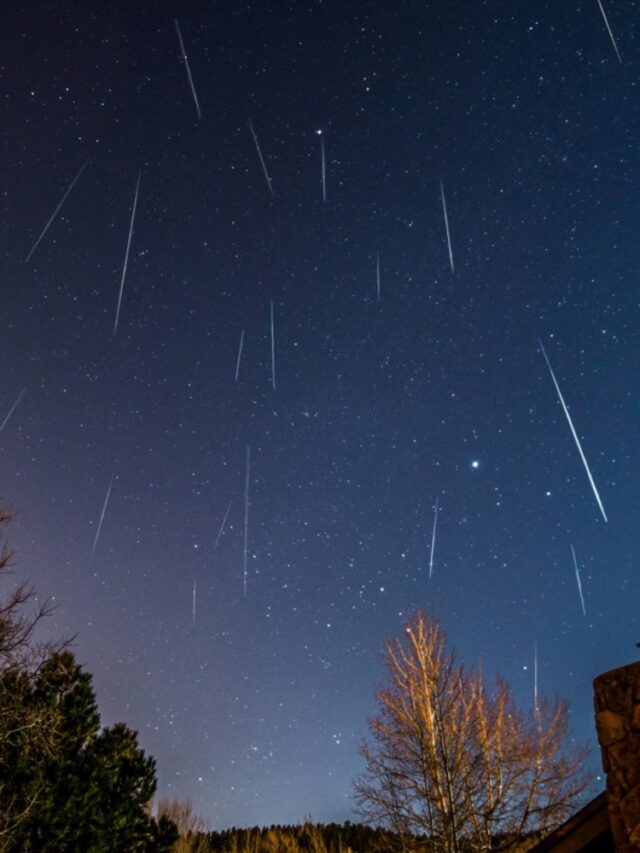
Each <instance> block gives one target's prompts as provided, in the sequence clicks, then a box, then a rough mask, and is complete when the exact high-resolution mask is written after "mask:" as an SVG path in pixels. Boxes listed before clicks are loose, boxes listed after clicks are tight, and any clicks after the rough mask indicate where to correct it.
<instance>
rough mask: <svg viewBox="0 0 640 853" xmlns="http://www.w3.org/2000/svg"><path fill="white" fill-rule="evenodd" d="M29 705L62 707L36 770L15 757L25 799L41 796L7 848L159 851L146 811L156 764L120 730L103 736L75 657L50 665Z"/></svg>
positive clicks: (66, 655)
mask: <svg viewBox="0 0 640 853" xmlns="http://www.w3.org/2000/svg"><path fill="white" fill-rule="evenodd" d="M30 700H31V701H32V702H33V703H34V704H36V705H39V706H40V707H42V708H43V710H45V711H46V710H47V709H51V708H57V711H58V728H57V738H56V741H57V743H56V748H55V749H54V750H53V751H52V753H51V755H49V756H48V757H47V759H46V760H45V761H41V762H39V763H38V764H37V765H34V764H33V763H30V762H29V760H28V755H27V756H23V755H21V754H20V752H21V751H20V748H19V749H17V750H16V754H15V755H14V767H21V768H22V784H23V787H24V788H25V790H26V792H27V795H29V794H30V793H32V792H34V791H36V790H38V791H39V792H40V795H39V797H38V799H37V801H36V803H35V805H34V807H33V808H32V809H31V811H30V813H29V814H28V816H27V817H26V818H25V820H23V821H22V822H21V823H20V824H19V826H18V827H17V828H16V831H15V832H14V833H13V837H12V844H11V845H10V846H8V847H7V848H6V849H7V850H8V851H11V853H13V851H15V853H17V851H25V853H26V851H34V853H35V851H39V853H47V851H51V853H53V851H55V853H64V851H69V853H71V851H78V850H83V851H87V853H115V851H123V853H124V851H127V853H128V851H137V850H140V851H143V850H147V849H149V848H148V844H149V843H150V842H151V841H153V842H154V843H155V845H156V846H155V849H156V850H158V849H160V848H158V846H157V845H158V844H159V843H160V842H161V841H162V837H161V834H159V829H160V827H159V826H156V827H154V826H153V825H152V820H151V819H150V818H149V816H148V814H147V810H146V807H147V804H148V803H149V802H150V800H151V798H152V797H153V794H154V791H155V787H156V781H155V762H154V760H153V758H150V757H147V756H145V754H144V752H143V751H142V750H141V749H140V748H139V747H138V743H137V735H136V733H135V732H132V731H131V730H130V729H128V728H127V727H126V726H125V725H124V724H123V723H118V724H116V725H115V726H113V727H112V728H108V729H104V730H103V731H100V718H99V715H98V711H97V707H96V701H95V696H94V693H93V689H92V686H91V676H90V675H89V674H88V673H86V672H84V671H83V670H82V668H81V667H80V666H79V665H78V664H77V663H76V661H75V660H74V657H73V655H72V654H71V653H70V652H68V651H65V652H61V653H58V654H56V655H54V656H53V657H52V658H50V659H49V660H48V661H47V662H46V663H45V665H44V666H43V667H42V670H41V673H40V676H39V678H38V680H37V682H36V685H35V688H34V690H33V692H32V695H31V697H30ZM29 774H30V778H29ZM165 830H166V827H165Z"/></svg>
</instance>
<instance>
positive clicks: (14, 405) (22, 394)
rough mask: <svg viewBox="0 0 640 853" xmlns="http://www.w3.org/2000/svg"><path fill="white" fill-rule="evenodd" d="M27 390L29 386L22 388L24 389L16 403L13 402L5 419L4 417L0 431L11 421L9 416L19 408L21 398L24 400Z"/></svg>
mask: <svg viewBox="0 0 640 853" xmlns="http://www.w3.org/2000/svg"><path fill="white" fill-rule="evenodd" d="M26 390H27V388H26V386H25V387H24V388H23V389H22V391H21V392H20V393H19V394H18V399H17V400H16V401H15V403H14V404H13V406H11V408H10V409H9V411H8V412H7V414H6V415H5V419H4V420H3V421H2V423H1V424H0V432H2V430H3V429H4V428H5V426H6V425H7V424H8V423H9V418H10V417H11V415H12V414H13V413H14V412H15V410H16V409H17V408H18V406H19V405H20V400H22V398H23V397H24V392H25V391H26Z"/></svg>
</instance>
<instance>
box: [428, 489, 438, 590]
mask: <svg viewBox="0 0 640 853" xmlns="http://www.w3.org/2000/svg"><path fill="white" fill-rule="evenodd" d="M437 524H438V498H436V505H435V508H434V511H433V530H432V531H431V554H430V555H429V577H432V576H433V555H434V554H435V551H436V526H437Z"/></svg>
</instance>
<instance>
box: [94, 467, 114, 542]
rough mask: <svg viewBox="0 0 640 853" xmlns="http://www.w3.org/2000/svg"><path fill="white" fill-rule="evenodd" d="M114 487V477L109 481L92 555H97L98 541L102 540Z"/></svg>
mask: <svg viewBox="0 0 640 853" xmlns="http://www.w3.org/2000/svg"><path fill="white" fill-rule="evenodd" d="M112 485H113V477H111V479H110V480H109V487H108V488H107V494H106V496H105V499H104V504H103V505H102V512H101V513H100V521H99V522H98V529H97V530H96V536H95V539H94V540H93V548H92V549H91V553H92V554H95V553H96V547H97V545H98V539H99V538H100V531H101V530H102V522H103V521H104V514H105V513H106V511H107V504H108V503H109V498H110V497H111V486H112Z"/></svg>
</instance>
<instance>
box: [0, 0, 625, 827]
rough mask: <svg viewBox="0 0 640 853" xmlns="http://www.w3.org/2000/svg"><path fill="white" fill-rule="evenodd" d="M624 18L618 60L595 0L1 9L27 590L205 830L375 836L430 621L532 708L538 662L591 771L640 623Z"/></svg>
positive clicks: (7, 237) (1, 255)
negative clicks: (429, 615) (428, 614)
mask: <svg viewBox="0 0 640 853" xmlns="http://www.w3.org/2000/svg"><path fill="white" fill-rule="evenodd" d="M603 3H604V7H605V10H606V11H607V14H608V16H609V22H610V24H611V27H612V30H613V32H614V34H615V36H616V38H617V43H618V47H619V50H620V54H621V57H622V63H619V62H618V59H617V57H616V54H615V52H614V49H613V46H612V44H611V41H610V39H609V36H608V33H607V31H606V28H605V25H604V21H603V19H602V15H601V13H600V10H599V8H598V4H597V2H596V0H593V2H591V0H589V2H587V0H567V2H563V3H558V2H551V1H550V0H523V2H519V3H513V2H511V0H509V2H507V0H494V2H481V0H478V1H477V2H470V0H468V2H461V0H438V2H413V0H406V2H402V0H398V2H382V0H380V2H365V0H361V2H337V0H335V2H334V0H329V2H317V0H316V2H311V0H308V2H295V3H286V2H279V3H268V2H264V3H262V2H260V3H245V2H229V0H223V2H218V3H197V2H195V3H185V2H182V0H176V2H175V3H174V4H167V3H165V2H158V3H154V4H149V3H146V2H139V3H125V2H121V1H119V0H116V2H114V3H110V4H107V5H104V4H93V3H87V4H77V3H70V2H67V0H62V2H59V3H55V4H54V3H38V4H28V3H27V4H25V5H24V6H23V7H22V8H19V7H18V4H11V5H12V8H10V9H7V10H6V11H5V15H4V16H5V20H4V25H3V28H2V34H1V35H0V39H1V43H2V46H1V50H0V56H1V57H2V60H1V65H2V77H3V84H2V98H1V107H0V108H1V109H2V122H1V125H0V126H1V127H2V130H1V131H0V142H1V145H2V157H1V158H0V170H1V172H2V175H1V177H2V180H1V182H0V184H1V186H2V195H1V197H0V198H1V202H0V203H1V204H2V222H3V228H2V233H1V236H0V288H1V293H2V301H1V306H0V310H1V316H2V335H1V336H0V354H1V359H2V365H3V369H2V382H1V383H0V419H4V417H5V415H6V413H7V412H8V411H9V410H10V408H11V406H12V405H13V404H14V402H15V401H16V399H17V398H18V396H19V394H20V393H21V391H22V389H23V388H26V391H25V393H24V396H23V398H22V400H21V401H20V403H19V405H18V406H17V407H16V409H15V411H14V413H13V414H12V416H11V417H10V419H9V420H8V422H7V423H6V425H5V427H4V428H3V429H2V432H0V498H1V499H2V501H3V502H4V503H6V504H8V505H10V506H11V507H12V508H14V510H15V511H16V512H17V522H16V524H14V525H13V527H12V529H11V532H10V537H11V544H12V545H13V546H14V547H15V548H16V550H17V565H16V576H15V579H16V580H19V579H21V578H23V577H30V578H31V579H32V580H33V581H34V582H35V583H36V585H37V587H38V590H39V592H40V594H41V595H42V596H43V597H46V596H53V597H54V598H55V602H56V603H57V604H58V610H57V612H56V614H55V616H54V617H53V618H52V619H51V620H50V623H49V625H48V626H47V630H48V631H49V632H50V633H51V634H52V635H53V636H59V635H60V634H61V633H64V634H75V633H77V635H78V636H77V641H76V645H75V650H76V652H77V655H78V657H79V659H80V660H81V661H82V662H83V663H84V664H85V665H86V667H87V669H88V670H89V671H90V672H92V673H93V674H94V681H95V687H96V690H97V693H98V698H99V703H100V710H101V714H102V718H103V722H104V723H105V724H110V723H112V722H114V721H116V720H120V719H122V720H124V721H126V722H127V723H128V724H129V725H130V726H132V727H133V728H135V729H137V730H138V731H139V732H140V739H141V743H142V746H143V747H144V749H145V750H148V751H149V752H150V753H151V754H152V755H153V756H154V757H155V758H156V760H157V762H158V779H159V791H158V793H159V795H160V796H172V797H179V798H187V797H188V798H191V800H192V801H193V803H194V806H195V808H196V810H197V811H198V812H199V813H201V814H202V815H203V816H204V817H206V818H208V819H209V820H210V821H211V823H212V826H213V827H214V828H218V829H219V828H223V827H227V826H231V825H233V824H235V825H244V826H246V825H251V824H256V823H266V824H271V823H278V822H280V823H293V822H299V821H301V820H302V819H303V817H304V816H305V815H309V814H310V815H312V816H313V818H314V819H316V820H319V821H329V820H339V821H341V820H344V819H354V814H353V800H352V780H353V778H354V776H355V775H356V774H357V773H358V772H359V771H360V770H361V769H362V762H361V759H360V758H359V756H358V752H357V746H358V743H359V741H360V739H361V738H362V736H363V735H364V733H365V731H366V718H367V716H368V715H371V714H372V713H373V712H374V710H375V701H374V690H375V688H376V687H377V686H379V685H380V683H381V679H382V668H381V657H380V656H381V651H382V646H383V641H384V639H385V638H386V637H388V636H390V635H393V634H396V633H398V632H399V631H400V630H401V628H402V623H403V620H404V619H405V618H406V617H407V616H408V615H410V614H412V613H413V612H415V609H416V608H418V607H422V608H425V609H426V610H428V611H431V610H433V612H434V613H436V614H437V615H438V616H439V618H440V619H441V620H442V622H443V624H444V626H445V628H446V630H447V632H448V634H449V637H450V639H451V641H452V643H453V645H455V647H456V648H457V651H458V655H459V657H460V659H461V660H463V661H465V662H467V663H469V664H473V663H475V662H478V661H480V660H481V661H482V665H483V668H484V671H485V672H486V673H487V675H488V676H489V677H492V676H493V674H495V673H500V674H501V675H503V676H504V677H506V678H507V679H508V680H509V681H510V682H511V683H512V685H513V687H514V690H515V691H516V695H517V698H518V701H519V703H520V704H521V706H522V707H523V708H527V707H530V706H531V703H532V699H533V650H534V643H537V646H538V654H539V684H540V691H541V692H542V693H543V694H546V695H549V696H553V695H555V694H561V695H563V696H565V697H566V698H567V699H569V700H570V702H571V706H572V712H571V720H572V726H573V731H574V733H575V736H576V738H577V739H578V740H580V741H584V740H588V741H589V742H590V743H591V744H592V745H593V746H594V750H593V755H592V762H591V765H592V768H593V770H594V773H598V772H600V771H599V756H598V751H597V749H596V748H595V738H594V730H593V713H592V696H591V679H592V678H593V677H594V676H596V675H597V674H599V673H600V672H602V671H604V670H606V669H610V668H613V667H616V666H619V665H623V664H625V663H627V662H629V661H630V660H632V659H633V658H634V657H635V655H636V650H635V648H634V643H635V642H636V641H637V640H640V635H639V632H640V623H639V622H638V612H639V608H638V605H639V603H640V602H639V595H638V572H637V566H636V555H637V552H638V530H639V527H640V517H639V512H638V487H639V482H638V481H639V478H640V456H639V439H638V435H639V431H638V425H639V416H640V408H639V404H638V363H639V356H640V333H639V331H638V329H639V327H640V311H639V306H640V299H639V296H638V293H639V290H638V267H639V263H640V253H639V248H638V246H639V243H638V230H639V227H640V149H639V147H638V142H639V140H640V84H639V83H638V67H639V63H640V54H639V51H638V38H639V36H640V29H639V28H640V3H638V2H635V0H625V2H622V0H603ZM174 18H177V19H178V20H179V22H180V29H181V33H182V37H183V40H184V44H185V49H186V52H187V55H188V60H189V64H190V69H191V73H192V76H193V82H194V86H195V88H196V91H197V94H198V99H199V104H200V107H201V111H202V119H201V120H199V119H198V116H197V112H196V108H195V104H194V100H193V97H192V94H191V90H190V88H189V81H188V77H187V74H186V69H185V65H184V62H183V59H182V56H181V53H180V48H179V44H178V39H177V35H176V29H175V24H174ZM249 120H250V121H251V122H252V124H253V126H254V128H255V131H256V134H257V138H258V141H259V144H260V148H261V151H262V154H263V156H264V160H265V165H266V167H267V170H268V173H269V176H270V178H271V181H272V186H273V190H274V195H273V196H272V195H271V194H270V192H269V187H268V185H267V182H266V180H265V176H264V174H263V172H262V168H261V165H260V160H259V158H258V153H257V151H256V148H255V146H254V142H253V139H252V136H251V133H250V130H249V126H248V121H249ZM318 130H322V133H323V138H324V141H325V152H326V170H327V177H326V181H327V182H326V191H327V201H326V204H323V201H322V185H321V159H320V138H319V135H318V133H317V131H318ZM87 158H89V164H88V165H87V167H86V169H85V170H84V172H83V173H82V175H81V176H80V178H79V179H78V181H77V183H76V185H75V186H74V187H73V189H72V191H71V192H70V193H69V195H68V197H67V198H66V200H65V202H64V205H63V206H62V208H61V210H60V212H59V214H58V215H57V216H56V217H55V218H54V220H53V222H52V223H51V226H50V228H49V230H48V231H47V233H46V235H45V236H44V238H43V239H42V241H41V243H40V244H39V246H38V247H37V249H36V250H35V251H34V252H33V255H32V257H31V258H30V260H29V262H28V263H25V258H26V257H27V255H28V253H29V251H30V250H31V248H32V246H33V245H34V243H35V241H36V239H37V238H38V235H39V234H40V232H41V231H42V229H43V227H44V225H45V223H46V222H47V220H48V219H49V217H50V216H51V214H52V213H53V211H54V210H55V208H56V205H57V204H58V203H59V202H60V200H61V198H62V196H63V195H64V193H65V191H66V189H67V187H68V186H69V184H70V183H71V181H72V180H73V178H74V176H75V175H76V173H77V172H78V170H79V169H80V167H81V166H82V164H83V163H84V161H85V160H86V159H87ZM140 170H141V171H142V176H141V181H140V193H139V199H138V206H137V211H136V217H135V223H134V229H133V234H132V240H131V252H130V256H129V263H128V270H127V276H126V280H125V285H124V290H123V298H122V306H121V313H120V318H119V327H118V332H117V335H115V336H114V335H113V325H114V319H115V311H116V303H117V298H118V290H119V287H120V280H121V276H122V269H123V262H124V256H125V249H126V244H127V236H128V229H129V223H130V217H131V208H132V203H133V197H134V191H135V185H136V180H137V176H138V172H139V171H140ZM440 181H442V182H443V186H444V189H445V193H446V202H447V212H448V219H449V227H450V233H451V241H452V251H453V257H454V261H455V272H454V273H452V271H451V269H450V266H449V257H448V250H447V239H446V232H445V226H444V219H443V210H442V203H441V197H440ZM377 253H379V259H380V281H381V300H380V302H377V300H376V255H377ZM271 301H273V305H274V320H275V358H276V389H275V390H274V389H273V388H272V384H271V368H272V365H271V340H270V329H269V322H270V320H269V315H270V303H271ZM242 330H244V333H245V337H244V346H243V352H242V358H241V364H240V371H239V378H238V381H237V382H236V381H235V380H234V376H235V370H236V360H237V355H238V347H239V341H240V336H241V333H242ZM538 339H540V340H542V341H543V343H544V347H545V349H546V352H547V354H548V356H549V359H550V361H551V364H552V365H553V369H554V371H555V374H556V376H557V379H558V382H559V385H560V388H561V389H562V393H563V395H564V397H565V399H566V402H567V405H568V407H569V411H570V413H571V416H572V417H573V419H574V423H575V427H576V430H577V433H578V435H579V437H580V440H581V441H582V445H583V449H584V452H585V454H586V458H587V460H588V462H589V465H590V467H591V470H592V473H593V477H594V480H595V483H596V484H597V486H598V489H599V492H600V495H601V497H602V501H603V504H604V507H605V509H606V512H607V515H608V518H609V521H608V523H605V522H604V520H603V518H602V515H601V514H600V511H599V509H598V506H597V503H596V501H595V499H594V495H593V492H592V490H591V488H590V485H589V481H588V479H587V475H586V473H585V470H584V467H583V465H582V463H581V461H580V457H579V454H578V451H577V449H576V446H575V443H574V441H573V439H572V437H571V433H570V430H569V427H568V424H567V422H566V420H565V417H564V414H563V411H562V408H561V406H560V403H559V401H558V397H557V395H556V392H555V389H554V387H553V383H552V380H551V377H550V375H549V372H548V370H547V367H546V364H545V361H544V358H543V356H542V354H541V352H540V349H539V346H538ZM247 447H250V448H251V472H250V511H249V524H248V534H249V536H248V551H247V594H246V597H245V596H243V537H244V483H245V455H246V448H247ZM112 478H113V479H112ZM111 480H112V488H111V494H110V500H109V503H108V505H107V508H106V511H105V515H104V520H103V525H102V528H101V531H100V536H99V539H98V543H97V547H96V549H95V554H92V546H93V542H94V537H95V536H96V530H97V525H98V522H99V519H100V514H101V511H102V508H103V504H104V500H105V494H106V492H107V488H108V486H109V483H110V481H111ZM436 499H437V500H438V503H439V517H438V530H437V538H436V548H435V555H434V566H433V577H432V578H431V579H429V577H428V566H429V547H430V542H431V534H432V524H433V512H434V504H435V501H436ZM229 502H231V508H230V511H229V515H228V520H227V524H226V527H225V530H224V532H223V535H222V536H221V537H220V541H219V544H218V547H217V549H215V550H214V545H215V541H216V537H217V536H218V532H219V529H220V525H221V523H222V520H223V517H224V515H225V512H226V510H227V508H228V506H229ZM571 545H573V546H574V547H575V551H576V555H577V559H578V562H579V565H580V568H581V572H582V584H583V589H584V596H585V603H586V608H587V616H586V617H585V616H583V614H582V611H581V606H580V599H579V596H578V589H577V585H576V580H575V574H574V568H573V563H572V558H571V551H570V546H571ZM194 581H195V582H196V584H197V603H196V621H195V623H194V622H193V617H192V594H193V584H194Z"/></svg>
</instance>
